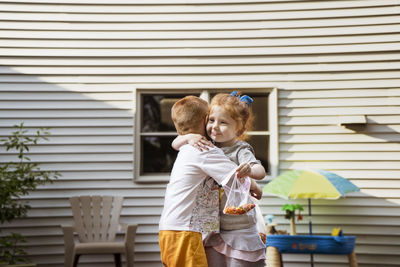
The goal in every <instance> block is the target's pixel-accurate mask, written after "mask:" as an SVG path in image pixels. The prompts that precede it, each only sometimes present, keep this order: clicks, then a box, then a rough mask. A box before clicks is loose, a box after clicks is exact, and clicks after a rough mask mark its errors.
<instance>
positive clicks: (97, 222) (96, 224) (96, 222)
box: [92, 196, 102, 240]
mask: <svg viewBox="0 0 400 267" xmlns="http://www.w3.org/2000/svg"><path fill="white" fill-rule="evenodd" d="M92 202H93V206H92V207H93V236H94V240H101V236H100V229H101V215H102V213H101V209H102V207H101V203H102V199H101V197H100V196H93V197H92Z"/></svg>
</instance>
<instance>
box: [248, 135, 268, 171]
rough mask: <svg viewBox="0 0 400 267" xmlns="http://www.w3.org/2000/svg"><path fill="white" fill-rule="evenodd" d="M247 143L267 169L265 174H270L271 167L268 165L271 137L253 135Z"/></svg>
mask: <svg viewBox="0 0 400 267" xmlns="http://www.w3.org/2000/svg"><path fill="white" fill-rule="evenodd" d="M249 137H250V138H249V139H248V140H247V142H248V143H249V144H250V145H251V146H252V147H253V149H254V152H255V153H256V158H257V159H258V160H259V161H261V164H262V165H263V166H264V168H265V172H266V173H269V172H270V169H269V165H268V155H269V147H268V142H269V137H268V136H265V135H252V136H249Z"/></svg>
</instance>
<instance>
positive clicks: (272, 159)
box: [133, 87, 279, 183]
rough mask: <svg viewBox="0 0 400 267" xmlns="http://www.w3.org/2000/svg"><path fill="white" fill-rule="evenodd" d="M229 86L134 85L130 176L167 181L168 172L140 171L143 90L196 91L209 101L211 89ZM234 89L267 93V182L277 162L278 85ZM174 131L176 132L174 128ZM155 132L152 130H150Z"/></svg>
mask: <svg viewBox="0 0 400 267" xmlns="http://www.w3.org/2000/svg"><path fill="white" fill-rule="evenodd" d="M232 90H233V89H232V88H202V89H198V88H194V89H192V88H182V89H173V90H171V89H163V88H160V89H138V88H137V89H136V90H135V92H134V99H133V101H134V106H135V109H134V117H135V119H134V145H133V149H134V153H133V155H134V158H133V167H134V170H133V176H134V177H133V180H134V181H135V182H137V183H165V182H169V176H170V174H169V173H160V174H144V175H143V174H142V175H141V174H140V165H141V162H142V160H143V159H142V157H141V155H140V152H141V137H142V136H144V135H146V133H144V134H142V133H141V132H140V131H141V112H142V111H141V104H142V103H141V100H142V94H165V95H168V94H182V93H188V94H198V95H200V97H201V98H203V99H205V100H207V101H208V102H210V93H214V92H217V93H223V92H225V93H227V92H231V91H232ZM235 90H239V91H240V92H241V93H243V94H249V95H251V93H269V96H268V129H269V131H266V133H265V132H264V134H266V135H268V136H269V144H268V146H269V155H268V164H269V168H270V173H269V174H267V175H266V177H265V178H264V179H263V182H267V181H269V180H272V179H273V178H274V177H276V176H277V174H278V164H279V150H278V147H279V140H278V125H279V124H278V89H277V88H270V87H269V88H268V87H267V88H250V87H243V88H238V87H235ZM156 133H157V134H159V136H163V135H164V136H165V135H168V136H169V135H170V134H171V133H172V132H160V133H158V132H156ZM254 133H256V131H250V132H249V135H252V134H254ZM175 134H176V132H175ZM152 135H154V133H152Z"/></svg>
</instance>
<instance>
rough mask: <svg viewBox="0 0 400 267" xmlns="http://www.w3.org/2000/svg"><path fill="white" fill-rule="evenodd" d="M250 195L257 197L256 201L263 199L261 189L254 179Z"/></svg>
mask: <svg viewBox="0 0 400 267" xmlns="http://www.w3.org/2000/svg"><path fill="white" fill-rule="evenodd" d="M250 180H251V183H250V194H251V195H252V196H253V197H255V198H256V199H258V200H260V199H261V197H262V190H261V187H260V186H259V185H258V184H257V183H256V181H254V180H253V179H250Z"/></svg>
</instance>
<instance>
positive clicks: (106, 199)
mask: <svg viewBox="0 0 400 267" xmlns="http://www.w3.org/2000/svg"><path fill="white" fill-rule="evenodd" d="M70 202H71V207H72V213H73V215H74V221H75V228H76V230H77V233H78V236H79V240H80V242H106V241H114V239H115V235H116V233H117V230H118V226H119V217H120V212H121V209H122V203H123V197H120V196H80V197H72V198H70Z"/></svg>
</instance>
